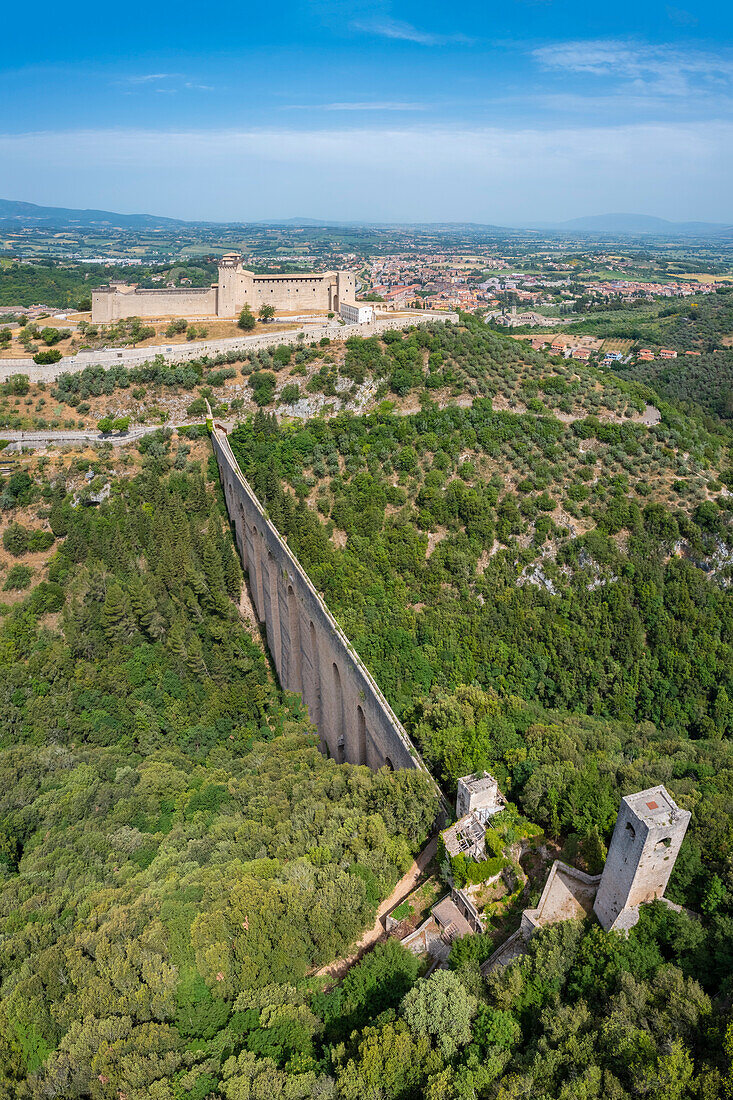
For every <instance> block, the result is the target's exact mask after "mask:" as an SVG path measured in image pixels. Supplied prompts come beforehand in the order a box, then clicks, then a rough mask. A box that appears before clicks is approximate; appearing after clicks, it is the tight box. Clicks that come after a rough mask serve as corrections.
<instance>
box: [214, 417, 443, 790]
mask: <svg viewBox="0 0 733 1100" xmlns="http://www.w3.org/2000/svg"><path fill="white" fill-rule="evenodd" d="M211 438H212V444H213V448H214V454H215V455H216V459H217V462H218V464H219V472H220V476H221V481H222V485H223V488H224V496H225V499H226V505H227V510H228V513H229V517H230V519H231V521H232V524H233V526H234V530H235V534H236V541H237V548H238V550H239V553H240V555H241V558H242V564H243V566H244V569H245V572H246V573H247V575H248V578H249V589H250V593H251V596H252V603H253V605H254V608H255V611H256V614H257V617H258V619H259V621H260V622H261V623H264V624H265V628H266V631H267V642H268V646H269V649H270V654H271V657H272V660H273V663H274V665H275V668H276V670H277V673H278V676H279V678H280V683H281V685H282V686H283V688H285V690H286V691H293V692H298V693H300V694H302V696H303V700H304V702H305V703H306V705H307V707H308V712H309V714H310V717H311V721H312V722H313V723H314V725H315V726H316V727H317V729H318V732H319V735H320V737H321V740H322V742H323V744H324V745H325V746H326V748H327V750H328V752H329V754H330V755H331V756H332V757H333V758H334V759H335V760H337V761H338V762H339V763H341V762H344V761H346V762H348V763H350V764H366V765H368V766H369V767H370V768H380V767H383V766H384V765H386V766H387V767H389V768H417V769H419V770H420V771H423V772H425V774H428V772H427V769H426V767H425V765H424V763H423V762H422V760H421V759H420V755H419V753H418V752H417V750H416V749H415V747H414V745H413V744H412V743H411V741H410V739H409V737H408V736H407V734H406V732H405V730H404V729H403V727H402V725H401V723H400V721H399V719H398V718H397V716H396V715H395V714H394V712H393V711H392V708H391V707H390V705H389V703H388V702H387V700H386V699H385V697H384V695H383V694H382V692H381V691H380V690H379V688H378V686H377V684H376V683H375V681H374V679H373V678H372V676H371V675H370V673H369V671H368V670H367V668H366V667H365V665H364V664H363V662H362V661H361V659H360V657H359V656H358V654H357V653H356V651H355V650H354V648H353V646H352V645H351V643H350V642H349V640H348V638H347V637H346V635H345V634H344V632H343V630H342V629H341V628H340V627H339V625H338V623H337V622H336V620H335V619H334V617H333V615H331V613H330V611H329V610H328V608H327V607H326V605H325V603H324V601H323V599H322V598H321V597H320V595H319V594H318V592H316V590H315V588H314V587H313V585H312V584H311V582H310V580H309V578H308V576H307V574H306V573H305V571H304V569H303V568H302V566H301V565H300V563H299V561H298V559H297V558H296V557H295V555H294V554H293V553H292V551H291V550H290V549H289V547H288V546H287V544H286V542H285V540H284V539H283V538H282V537H281V536H280V535H279V533H278V532H277V530H276V529H275V527H274V526H273V524H272V522H271V521H270V520H269V519H268V518H267V516H266V515H265V512H264V510H263V508H262V506H261V504H260V502H259V501H258V499H257V497H256V496H255V494H254V492H253V491H252V489H251V487H250V485H249V484H248V482H247V481H246V479H245V478H244V476H243V474H242V472H241V470H240V468H239V465H238V463H237V460H236V458H235V457H234V454H233V452H232V449H231V447H230V445H229V440H228V439H227V435H226V431H225V430H224V429H223V428H222V427H220V426H219V425H218V424H214V425H213V427H212V432H211ZM436 792H437V786H436ZM438 793H439V792H438ZM441 801H442V799H441Z"/></svg>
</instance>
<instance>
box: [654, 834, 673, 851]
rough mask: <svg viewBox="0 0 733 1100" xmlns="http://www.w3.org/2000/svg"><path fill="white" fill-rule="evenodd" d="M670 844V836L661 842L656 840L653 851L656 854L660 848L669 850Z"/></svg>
mask: <svg viewBox="0 0 733 1100" xmlns="http://www.w3.org/2000/svg"><path fill="white" fill-rule="evenodd" d="M671 843H672V837H671V836H665V837H664V838H663V839H662V840H658V841H657V843H656V844H655V846H654V847H655V850H656V851H657V852H658V851H659V850H660V849H661V848H669V847H670V845H671Z"/></svg>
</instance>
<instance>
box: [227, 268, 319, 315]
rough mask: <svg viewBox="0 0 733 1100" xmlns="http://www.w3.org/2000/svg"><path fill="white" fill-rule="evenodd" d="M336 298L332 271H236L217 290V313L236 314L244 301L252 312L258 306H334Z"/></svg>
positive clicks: (276, 307)
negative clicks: (261, 272)
mask: <svg viewBox="0 0 733 1100" xmlns="http://www.w3.org/2000/svg"><path fill="white" fill-rule="evenodd" d="M335 299H336V276H335V274H333V272H327V273H325V274H323V275H295V276H287V275H267V276H264V275H254V276H252V275H250V274H249V273H248V272H246V271H235V272H234V276H233V280H232V285H231V286H229V284H227V289H226V291H223V292H222V293H221V294H220V298H219V315H220V316H221V317H236V316H237V314H238V313H239V311H240V310H241V308H242V306H243V305H244V303H245V302H247V303H249V305H250V307H251V309H252V312H253V313H256V312H257V310H258V309H259V308H260V306H263V305H266V306H273V307H274V308H275V309H286V310H296V311H297V310H300V309H306V310H307V309H318V310H333V309H334V308H335V307H334V301H335Z"/></svg>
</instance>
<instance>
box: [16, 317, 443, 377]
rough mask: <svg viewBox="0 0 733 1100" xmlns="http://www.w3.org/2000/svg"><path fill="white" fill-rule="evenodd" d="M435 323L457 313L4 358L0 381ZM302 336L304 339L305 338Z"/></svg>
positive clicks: (183, 359)
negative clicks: (39, 359)
mask: <svg viewBox="0 0 733 1100" xmlns="http://www.w3.org/2000/svg"><path fill="white" fill-rule="evenodd" d="M435 321H438V322H443V323H448V322H457V321H458V314H457V313H446V312H442V311H441V312H432V311H431V312H428V311H427V310H420V311H419V312H417V311H416V312H415V313H409V314H407V313H406V314H401V315H400V316H397V317H380V318H377V320H376V321H372V322H370V323H368V324H362V325H338V324H336V325H334V324H326V323H324V324H322V325H313V326H308V327H307V328H298V329H293V330H286V331H285V332H282V331H280V332H272V333H269V332H264V333H260V334H258V335H257V336H235V337H231V338H228V339H224V340H206V341H204V342H202V343H197V344H193V343H192V344H160V345H155V346H152V347H147V348H105V349H104V350H103V351H80V352H77V354H76V355H69V356H67V357H66V358H64V359H61V360H60V361H59V362H58V363H52V364H48V365H46V366H42V365H40V364H38V363H34V362H33V360H32V359H0V382H6V381H7V380H8V378H9V377H10V376H11V374H25V375H27V376H28V378H29V379H30V381H31V382H55V381H56V379H57V378H58V377H59V376H60V375H62V374H68V373H69V372H73V371H81V370H84V368H85V367H97V366H99V367H104V368H105V369H108V368H109V367H140V366H142V365H143V363H149V362H150V361H151V360H152V359H155V358H156V357H157V356H161V357H162V358H163V359H164V360H165V361H166V362H167V363H185V362H186V361H187V360H190V359H201V358H203V357H204V356H215V355H220V354H222V353H226V352H229V351H242V352H245V353H246V352H250V351H257V350H259V349H261V348H270V347H275V346H276V345H277V344H291V345H293V344H294V345H301V344H303V345H307V344H315V343H317V342H318V341H319V340H321V339H322V338H323V337H324V336H327V337H329V338H330V339H331V340H348V338H349V337H350V336H363V337H367V336H378V335H379V334H380V333H382V332H387V331H389V330H390V329H405V328H411V327H412V326H413V325H427V324H432V323H434V322H435ZM301 333H302V335H301Z"/></svg>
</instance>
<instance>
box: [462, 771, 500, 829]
mask: <svg viewBox="0 0 733 1100" xmlns="http://www.w3.org/2000/svg"><path fill="white" fill-rule="evenodd" d="M505 805H506V803H505V801H504V797H503V795H502V794H501V791H500V790H499V784H498V783H497V782H496V780H495V779H494V777H493V775H489V773H488V772H476V774H475V775H463V776H461V778H460V779H459V780H458V790H457V792H456V817H457V818H461V817H464V815H465V814H470V813H474V814H475V815H476V817H477V818H478V819H479V821H482V822H483V823H484V825H485V824H486V822H487V821H488V820H489V818H490V817H492V816H493V815H494V814H497V813H498V812H499V810H503V809H504V806H505Z"/></svg>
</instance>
